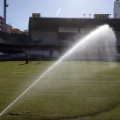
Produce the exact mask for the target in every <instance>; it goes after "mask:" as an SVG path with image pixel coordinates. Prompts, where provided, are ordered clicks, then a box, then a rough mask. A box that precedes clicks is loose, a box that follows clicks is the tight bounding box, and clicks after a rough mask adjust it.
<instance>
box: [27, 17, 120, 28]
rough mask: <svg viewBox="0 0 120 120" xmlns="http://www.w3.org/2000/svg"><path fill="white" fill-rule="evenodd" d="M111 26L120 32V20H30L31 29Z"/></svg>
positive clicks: (42, 18) (41, 18)
mask: <svg viewBox="0 0 120 120" xmlns="http://www.w3.org/2000/svg"><path fill="white" fill-rule="evenodd" d="M103 24H109V25H110V26H111V27H113V28H114V29H118V30H120V19H113V18H112V19H92V18H88V19H87V18H44V17H40V18H32V17H30V19H29V29H30V30H31V29H40V28H42V27H54V28H58V27H78V28H85V27H88V26H99V25H103Z"/></svg>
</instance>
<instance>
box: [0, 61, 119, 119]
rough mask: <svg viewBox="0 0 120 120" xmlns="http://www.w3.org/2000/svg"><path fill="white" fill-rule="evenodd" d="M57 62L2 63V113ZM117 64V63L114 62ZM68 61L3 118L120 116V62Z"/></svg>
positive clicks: (0, 72)
mask: <svg viewBox="0 0 120 120" xmlns="http://www.w3.org/2000/svg"><path fill="white" fill-rule="evenodd" d="M51 64H53V62H47V61H46V62H43V63H42V64H39V63H37V61H34V62H31V63H30V64H24V63H23V62H0V112H2V111H3V110H4V109H5V108H6V107H7V106H8V105H9V104H10V103H11V102H12V101H13V100H15V99H16V98H17V97H18V96H19V95H20V94H21V93H22V92H23V91H24V90H26V88H28V87H29V86H30V85H31V84H32V83H33V82H34V81H35V80H36V79H37V78H39V77H40V76H41V75H42V74H43V73H44V71H46V70H47V68H48V67H49V66H51ZM111 64H113V63H111ZM111 64H109V63H107V62H79V61H74V62H73V61H66V62H62V63H60V64H59V65H58V66H56V67H55V68H53V69H52V70H51V71H50V72H49V73H47V74H46V75H45V76H44V77H43V78H42V79H41V80H40V81H39V82H38V83H37V84H36V85H35V86H33V87H32V89H30V90H29V91H28V92H27V93H26V94H25V95H24V96H23V97H21V98H20V99H19V100H18V101H17V102H16V103H15V104H14V105H13V106H11V108H10V109H8V110H7V111H6V112H5V113H4V114H3V115H2V116H1V118H0V120H13V119H20V120H26V119H29V120H33V119H35V120H37V119H38V120H40V119H71V118H72V119H89V120H106V119H111V120H114V119H117V118H120V112H119V111H120V102H119V99H120V74H119V73H120V64H119V63H117V66H114V65H113V66H114V67H111Z"/></svg>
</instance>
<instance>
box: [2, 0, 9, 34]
mask: <svg viewBox="0 0 120 120" xmlns="http://www.w3.org/2000/svg"><path fill="white" fill-rule="evenodd" d="M7 7H8V4H7V2H6V0H4V10H3V11H4V13H3V14H4V32H6V8H7Z"/></svg>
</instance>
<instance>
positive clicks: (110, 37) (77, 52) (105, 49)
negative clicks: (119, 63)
mask: <svg viewBox="0 0 120 120" xmlns="http://www.w3.org/2000/svg"><path fill="white" fill-rule="evenodd" d="M115 42H116V39H115V34H114V32H113V30H112V28H110V27H109V26H108V25H104V26H101V27H98V28H97V29H96V30H94V31H93V32H91V33H90V34H88V35H87V36H86V37H85V38H83V39H81V40H80V41H79V42H78V43H76V44H75V45H74V46H73V47H72V48H71V49H70V50H68V52H66V53H65V54H64V55H63V56H62V57H61V58H60V59H59V60H58V61H56V62H55V64H53V65H52V66H51V67H49V68H48V69H47V70H46V71H45V72H44V73H43V74H42V75H41V76H40V77H39V78H38V79H36V80H35V81H34V82H33V84H31V85H30V86H29V87H28V88H27V89H26V90H25V91H24V92H23V93H21V94H20V95H19V96H18V97H17V98H16V99H15V100H14V101H13V102H12V103H10V104H9V105H8V106H7V107H6V108H5V109H4V110H3V111H2V112H1V113H0V116H2V115H3V114H4V113H5V112H6V111H7V110H8V109H9V108H10V107H12V105H14V104H15V103H16V102H17V101H18V100H19V99H20V98H21V97H22V96H23V95H24V94H25V93H27V92H28V91H29V90H30V89H31V88H32V87H33V86H34V85H35V84H36V83H38V81H40V80H41V78H43V77H44V76H46V75H47V74H48V73H49V72H50V71H51V70H52V69H54V68H55V67H56V66H57V65H58V64H59V63H60V62H61V61H63V60H99V61H100V60H104V61H108V62H111V61H115V54H116V48H115ZM96 44H97V45H96ZM86 56H87V57H86ZM110 65H111V64H110Z"/></svg>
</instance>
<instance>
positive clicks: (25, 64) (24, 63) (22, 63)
mask: <svg viewBox="0 0 120 120" xmlns="http://www.w3.org/2000/svg"><path fill="white" fill-rule="evenodd" d="M26 64H27V63H21V64H19V65H26Z"/></svg>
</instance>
